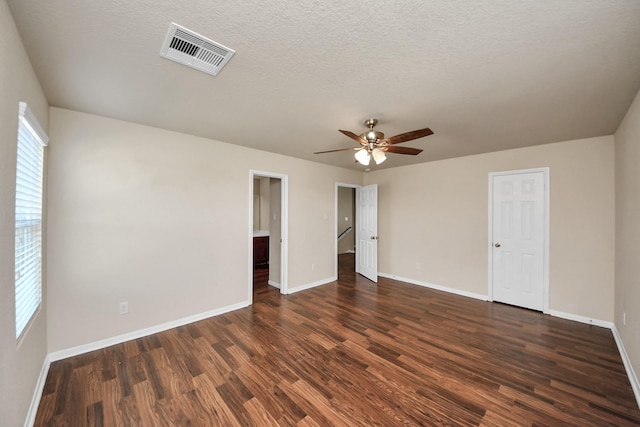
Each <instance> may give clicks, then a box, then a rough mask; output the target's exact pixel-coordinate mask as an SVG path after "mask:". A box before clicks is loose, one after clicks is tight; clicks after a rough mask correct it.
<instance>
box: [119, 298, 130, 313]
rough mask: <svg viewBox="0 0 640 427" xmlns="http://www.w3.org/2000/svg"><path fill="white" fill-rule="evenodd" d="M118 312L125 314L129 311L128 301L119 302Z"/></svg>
mask: <svg viewBox="0 0 640 427" xmlns="http://www.w3.org/2000/svg"><path fill="white" fill-rule="evenodd" d="M119 307H120V314H127V313H129V303H128V302H126V301H125V302H121V303H120V306H119Z"/></svg>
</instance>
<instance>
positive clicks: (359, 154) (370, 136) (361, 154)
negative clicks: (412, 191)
mask: <svg viewBox="0 0 640 427" xmlns="http://www.w3.org/2000/svg"><path fill="white" fill-rule="evenodd" d="M377 124H378V120H377V119H367V120H365V122H364V125H365V126H367V127H368V128H369V130H368V131H367V132H364V133H362V134H360V135H356V134H355V133H353V132H350V131H348V130H339V132H342V133H343V134H345V135H346V136H348V137H349V138H351V139H354V140H356V141H358V143H359V144H360V145H361V147H354V148H340V149H338V150H328V151H318V152H316V153H314V154H323V153H333V152H336V151H355V152H356V155H355V157H356V161H357V162H358V163H360V164H362V165H364V166H367V165H368V164H369V162H370V161H371V158H372V157H373V160H374V161H375V162H376V164H378V165H379V164H380V163H382V162H384V161H385V160H386V159H387V155H386V154H385V153H396V154H410V155H412V156H415V155H417V154H420V153H421V152H422V150H420V149H418V148H411V147H395V146H394V144H399V143H401V142H406V141H411V140H413V139H418V138H422V137H425V136H429V135H432V134H433V131H432V130H431V129H429V128H424V129H419V130H414V131H411V132H406V133H401V134H400V135H396V136H392V137H389V138H385V137H384V133H382V132H378V131H376V130H373V128H374V127H375V126H376V125H377Z"/></svg>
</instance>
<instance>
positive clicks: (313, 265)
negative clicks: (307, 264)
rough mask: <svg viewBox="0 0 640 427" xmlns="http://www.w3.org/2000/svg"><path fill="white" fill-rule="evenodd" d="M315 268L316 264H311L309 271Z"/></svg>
mask: <svg viewBox="0 0 640 427" xmlns="http://www.w3.org/2000/svg"><path fill="white" fill-rule="evenodd" d="M315 269H316V265H315V264H313V263H312V264H311V271H314V270H315Z"/></svg>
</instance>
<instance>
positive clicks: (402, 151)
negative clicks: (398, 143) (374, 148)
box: [380, 145, 422, 156]
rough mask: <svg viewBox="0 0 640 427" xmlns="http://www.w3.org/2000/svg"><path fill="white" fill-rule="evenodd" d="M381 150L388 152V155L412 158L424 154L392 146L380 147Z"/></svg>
mask: <svg viewBox="0 0 640 427" xmlns="http://www.w3.org/2000/svg"><path fill="white" fill-rule="evenodd" d="M380 149H381V150H382V151H386V152H387V153H395V154H411V155H412V156H415V155H416V154H420V153H422V150H420V149H418V148H411V147H392V146H390V145H387V146H386V147H380Z"/></svg>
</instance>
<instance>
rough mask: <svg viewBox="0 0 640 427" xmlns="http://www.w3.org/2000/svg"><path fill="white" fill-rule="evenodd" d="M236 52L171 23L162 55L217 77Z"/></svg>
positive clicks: (161, 51)
mask: <svg viewBox="0 0 640 427" xmlns="http://www.w3.org/2000/svg"><path fill="white" fill-rule="evenodd" d="M234 53H236V51H235V50H233V49H229V48H228V47H226V46H223V45H221V44H220V43H216V42H214V41H212V40H209V39H207V38H205V37H202V36H201V35H200V34H198V33H194V32H193V31H191V30H188V29H186V28H184V27H181V26H180V25H178V24H176V23H173V22H172V23H171V25H170V26H169V32H168V33H167V38H166V39H165V40H164V44H163V45H162V49H161V50H160V55H161V56H164V57H165V58H167V59H171V60H173V61H176V62H179V63H181V64H184V65H186V66H188V67H191V68H195V69H196V70H200V71H204V72H205V73H208V74H213V75H214V76H217V75H218V73H219V72H220V70H222V67H224V66H225V65H226V64H227V62H229V60H230V59H231V57H232V56H233V54H234Z"/></svg>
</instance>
